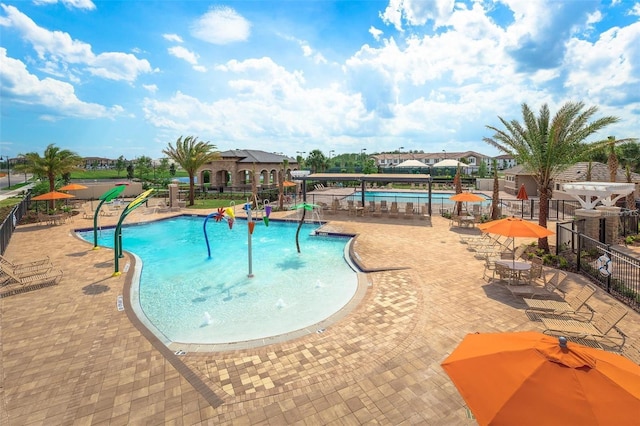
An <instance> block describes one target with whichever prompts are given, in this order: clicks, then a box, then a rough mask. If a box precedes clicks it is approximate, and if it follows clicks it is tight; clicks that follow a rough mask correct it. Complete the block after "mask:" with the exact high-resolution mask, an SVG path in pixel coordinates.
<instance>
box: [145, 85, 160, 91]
mask: <svg viewBox="0 0 640 426" xmlns="http://www.w3.org/2000/svg"><path fill="white" fill-rule="evenodd" d="M142 87H143V88H144V89H145V90H146V91H147V92H150V93H156V92H157V91H158V86H157V85H155V84H143V85H142Z"/></svg>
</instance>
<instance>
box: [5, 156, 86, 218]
mask: <svg viewBox="0 0 640 426" xmlns="http://www.w3.org/2000/svg"><path fill="white" fill-rule="evenodd" d="M24 158H25V162H24V163H23V164H20V165H16V169H19V170H20V171H24V172H26V173H33V174H34V175H36V176H41V177H46V178H47V180H48V181H49V191H54V190H55V189H56V177H57V176H62V175H64V174H65V173H70V172H72V171H75V170H81V168H80V167H79V165H80V164H81V163H82V157H80V156H79V155H78V154H76V153H75V152H73V151H70V150H68V149H60V148H59V147H57V146H55V144H50V145H49V146H47V147H46V148H45V150H44V153H43V156H42V157H40V154H38V153H37V152H28V153H26V154H25V155H24ZM50 208H51V209H53V208H55V206H54V200H51V201H50Z"/></svg>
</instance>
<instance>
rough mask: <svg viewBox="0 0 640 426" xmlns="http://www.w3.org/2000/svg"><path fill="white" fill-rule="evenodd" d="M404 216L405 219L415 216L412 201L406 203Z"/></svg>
mask: <svg viewBox="0 0 640 426" xmlns="http://www.w3.org/2000/svg"><path fill="white" fill-rule="evenodd" d="M402 217H403V218H405V219H412V218H413V203H412V202H408V203H405V205H404V215H403V216H402Z"/></svg>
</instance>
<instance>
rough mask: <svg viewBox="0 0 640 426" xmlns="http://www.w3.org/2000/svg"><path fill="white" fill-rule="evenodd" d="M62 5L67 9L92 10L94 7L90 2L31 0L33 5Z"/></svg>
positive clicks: (76, 0)
mask: <svg viewBox="0 0 640 426" xmlns="http://www.w3.org/2000/svg"><path fill="white" fill-rule="evenodd" d="M56 3H62V4H64V5H65V6H66V7H68V8H76V9H85V10H94V9H95V8H96V5H95V4H94V3H93V2H92V1H91V0H60V1H58V0H33V4H36V5H46V4H56Z"/></svg>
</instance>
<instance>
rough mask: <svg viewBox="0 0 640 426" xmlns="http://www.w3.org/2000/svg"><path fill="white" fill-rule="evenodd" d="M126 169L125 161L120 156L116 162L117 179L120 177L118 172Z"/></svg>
mask: <svg viewBox="0 0 640 426" xmlns="http://www.w3.org/2000/svg"><path fill="white" fill-rule="evenodd" d="M126 167H127V161H126V160H125V159H124V156H123V155H121V156H120V157H118V159H117V160H116V171H117V172H118V177H120V172H122V171H123V170H124V169H125V168H126Z"/></svg>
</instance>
